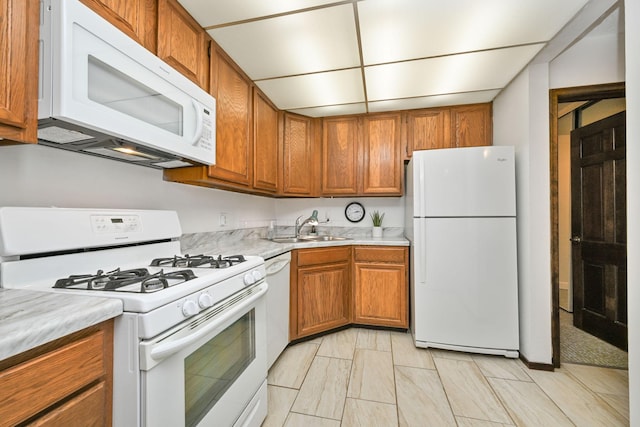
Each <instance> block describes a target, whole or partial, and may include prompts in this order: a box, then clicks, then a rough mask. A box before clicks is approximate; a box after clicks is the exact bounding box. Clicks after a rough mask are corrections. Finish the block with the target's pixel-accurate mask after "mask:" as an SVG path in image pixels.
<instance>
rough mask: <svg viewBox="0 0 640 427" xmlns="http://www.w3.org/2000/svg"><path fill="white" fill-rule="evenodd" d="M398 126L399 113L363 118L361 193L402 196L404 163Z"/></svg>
mask: <svg viewBox="0 0 640 427" xmlns="http://www.w3.org/2000/svg"><path fill="white" fill-rule="evenodd" d="M400 127H401V115H400V114H399V113H397V114H376V115H368V116H366V117H365V118H364V132H363V134H364V139H363V149H362V151H363V164H362V167H361V170H362V173H361V174H362V190H361V191H360V193H361V194H364V195H386V196H401V195H402V182H403V178H404V163H403V161H402V148H401V139H400Z"/></svg>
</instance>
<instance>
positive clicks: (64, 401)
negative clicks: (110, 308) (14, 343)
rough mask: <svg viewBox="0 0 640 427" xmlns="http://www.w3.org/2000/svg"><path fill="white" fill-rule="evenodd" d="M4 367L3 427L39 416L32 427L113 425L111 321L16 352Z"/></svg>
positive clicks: (0, 374)
mask: <svg viewBox="0 0 640 427" xmlns="http://www.w3.org/2000/svg"><path fill="white" fill-rule="evenodd" d="M0 367H1V368H2V370H0V401H1V402H2V404H0V426H9V425H16V424H19V423H23V422H24V421H25V420H27V419H29V418H32V417H34V416H35V415H36V414H40V415H39V418H37V419H36V420H35V421H34V420H32V422H33V424H30V425H47V426H48V425H51V426H54V425H105V426H108V425H111V416H112V414H111V409H112V396H111V394H112V381H113V376H112V375H113V320H109V321H106V322H103V323H101V324H100V325H97V326H95V327H92V328H88V329H86V330H84V331H80V332H78V333H75V334H72V335H70V336H69V337H65V338H62V339H60V340H56V341H54V342H53V343H50V344H45V345H43V346H41V347H38V348H36V349H33V350H30V351H28V352H25V353H23V354H20V355H16V356H13V357H11V358H9V359H6V360H4V361H2V365H1V366H0ZM69 420H73V422H72V423H71V424H69V423H67V421H69ZM91 420H93V421H91Z"/></svg>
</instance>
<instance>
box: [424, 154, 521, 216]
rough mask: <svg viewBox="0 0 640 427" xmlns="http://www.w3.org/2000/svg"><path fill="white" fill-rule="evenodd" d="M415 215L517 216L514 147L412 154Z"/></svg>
mask: <svg viewBox="0 0 640 427" xmlns="http://www.w3.org/2000/svg"><path fill="white" fill-rule="evenodd" d="M412 160H413V162H414V165H413V173H412V175H413V180H414V182H413V185H414V189H413V192H414V196H413V197H414V216H416V217H459V216H466V217H474V216H515V215H516V200H515V194H516V190H515V167H514V155H513V147H503V146H491V147H469V148H454V149H445V150H424V151H416V152H414V153H413V159H412Z"/></svg>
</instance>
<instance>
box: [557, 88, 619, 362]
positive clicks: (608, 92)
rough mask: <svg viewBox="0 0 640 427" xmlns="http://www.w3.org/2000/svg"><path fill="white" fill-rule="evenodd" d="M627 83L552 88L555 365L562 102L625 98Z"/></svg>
mask: <svg viewBox="0 0 640 427" xmlns="http://www.w3.org/2000/svg"><path fill="white" fill-rule="evenodd" d="M625 96H626V95H625V83H624V82H619V83H608V84H602V85H591V86H577V87H569V88H561V89H551V90H550V91H549V119H550V123H549V132H550V136H549V157H550V159H549V175H550V179H549V181H550V197H551V306H552V308H551V347H552V352H553V353H552V363H553V366H554V368H559V367H560V311H559V310H560V249H559V243H560V238H559V228H558V221H559V219H558V215H559V214H558V211H559V208H558V118H559V117H558V103H561V102H571V101H592V100H601V99H609V98H624V97H625Z"/></svg>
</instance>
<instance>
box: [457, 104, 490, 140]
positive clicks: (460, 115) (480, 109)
mask: <svg viewBox="0 0 640 427" xmlns="http://www.w3.org/2000/svg"><path fill="white" fill-rule="evenodd" d="M491 120H492V119H491V104H474V105H463V106H459V107H452V108H451V144H450V147H452V148H460V147H478V146H483V145H491V144H492V132H493V130H492V129H493V127H492V121H491Z"/></svg>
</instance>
